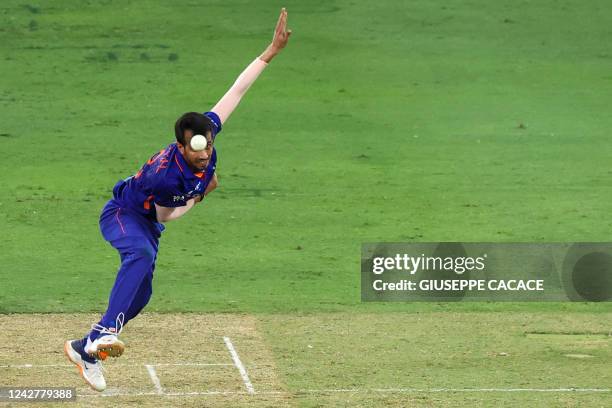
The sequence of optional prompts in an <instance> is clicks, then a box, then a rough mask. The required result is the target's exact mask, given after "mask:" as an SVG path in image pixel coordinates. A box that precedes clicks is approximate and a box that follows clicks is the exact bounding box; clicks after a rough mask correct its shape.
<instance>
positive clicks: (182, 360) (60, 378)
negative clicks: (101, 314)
mask: <svg viewBox="0 0 612 408" xmlns="http://www.w3.org/2000/svg"><path fill="white" fill-rule="evenodd" d="M96 318H97V316H96V315H82V314H80V315H74V314H50V315H46V314H42V315H40V314H32V315H4V316H0V327H1V328H2V330H1V331H2V333H1V334H0V339H1V341H0V344H1V345H0V384H1V385H2V386H19V387H41V386H47V387H76V388H77V395H78V397H77V404H76V405H73V404H69V405H70V406H83V407H91V406H108V404H109V403H114V404H117V403H119V404H125V405H128V404H131V405H136V404H137V405H138V406H145V407H158V406H164V405H172V406H237V405H241V403H246V402H249V403H252V404H255V405H256V406H279V405H288V404H290V403H289V401H288V399H289V398H290V396H289V393H286V392H284V388H283V386H282V384H280V382H279V380H278V378H277V377H276V372H277V370H276V369H275V367H274V365H273V359H272V356H271V354H270V351H269V350H268V349H267V348H266V346H265V342H264V341H263V340H262V338H261V337H260V335H259V334H258V332H257V330H256V328H255V319H253V318H252V317H249V316H242V315H228V314H220V315H195V314H185V315H151V314H143V315H141V316H139V317H138V318H137V319H135V320H133V321H132V322H130V324H129V326H128V327H126V330H125V332H124V333H125V334H124V335H122V338H123V340H125V342H126V344H127V349H126V353H125V354H124V355H123V356H122V357H121V358H117V359H110V358H109V359H107V362H106V363H105V364H104V367H105V369H106V375H105V377H106V381H107V386H108V388H107V390H106V391H105V392H103V393H97V392H95V391H93V390H91V389H90V388H88V387H87V386H86V384H85V383H84V382H83V380H82V379H81V377H80V376H79V374H78V370H77V368H76V367H75V366H74V365H72V364H71V363H69V362H68V360H67V359H66V358H65V356H64V354H63V349H62V341H63V339H70V338H75V337H76V335H77V334H82V333H85V332H86V330H87V328H88V325H89V324H91V322H94V321H95V320H96ZM241 366H242V367H244V371H243V372H242V373H241V370H240V368H241ZM246 367H248V372H247V371H246ZM245 373H246V375H245ZM253 384H256V385H257V389H256V390H255V389H254V388H252V387H253ZM254 391H256V392H257V393H256V394H254V393H253V392H254ZM0 404H1V403H0ZM19 406H23V405H22V404H20V405H19ZM37 406H40V405H38V404H37Z"/></svg>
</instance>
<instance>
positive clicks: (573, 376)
mask: <svg viewBox="0 0 612 408" xmlns="http://www.w3.org/2000/svg"><path fill="white" fill-rule="evenodd" d="M261 319H262V322H261V323H260V327H262V329H263V331H264V332H265V333H266V334H267V337H268V340H269V342H270V345H271V348H272V350H273V351H274V355H275V357H276V361H277V365H278V367H279V369H280V371H281V372H282V373H283V377H284V378H285V381H286V385H287V388H288V389H290V390H313V389H314V390H330V391H328V392H323V391H321V392H318V393H314V394H313V393H308V392H304V393H299V392H298V400H299V401H300V402H301V406H305V407H310V406H364V407H365V406H414V407H421V406H424V407H432V406H435V407H470V406H494V405H498V404H503V406H512V407H524V406H537V407H541V406H568V407H569V406H589V407H591V406H592V407H600V406H601V407H603V406H609V404H610V402H612V394H611V393H610V391H609V386H610V384H611V383H612V375H611V373H610V370H609V362H610V359H611V358H612V354H611V353H612V347H611V345H612V337H610V335H609V334H608V330H609V327H608V326H606V324H605V323H604V321H605V320H606V319H608V321H609V319H610V315H609V314H608V315H607V318H604V319H602V318H601V317H600V316H597V315H585V314H584V313H565V314H564V315H563V316H560V315H559V314H557V313H540V314H538V315H537V316H535V315H533V314H531V313H505V314H500V313H480V314H476V315H475V314H473V313H424V314H406V313H387V314H380V313H376V314H367V313H364V314H359V315H358V314H354V313H326V314H316V315H295V314H291V315H281V314H277V315H269V316H266V317H261ZM567 327H572V328H574V330H577V331H580V332H581V333H582V334H577V335H573V334H565V335H560V334H558V333H562V332H563V330H564V329H566V328H567ZM533 331H540V332H542V334H539V335H533V334H530V333H531V332H533ZM586 333H590V334H586ZM598 333H599V334H598ZM576 355H578V356H581V357H582V358H577V357H576ZM567 388H582V389H594V388H596V389H608V392H590V393H589V392H552V391H547V392H528V391H520V392H519V391H514V392H508V391H497V392H492V391H485V389H496V390H500V389H502V390H508V389H515V390H516V389H543V390H552V389H567ZM440 389H445V391H435V390H440ZM449 389H452V390H463V391H454V392H453V391H449ZM339 390H351V391H339ZM398 390H404V391H398ZM417 390H418V391H417ZM606 401H607V402H606Z"/></svg>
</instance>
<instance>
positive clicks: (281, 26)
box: [272, 7, 291, 51]
mask: <svg viewBox="0 0 612 408" xmlns="http://www.w3.org/2000/svg"><path fill="white" fill-rule="evenodd" d="M290 36H291V30H289V29H287V9H286V8H284V7H283V8H282V9H281V12H280V15H279V16H278V22H277V23H276V28H275V29H274V37H273V38H272V46H273V47H274V48H275V49H276V50H278V51H280V50H282V49H283V48H285V46H286V45H287V42H288V41H289V37H290Z"/></svg>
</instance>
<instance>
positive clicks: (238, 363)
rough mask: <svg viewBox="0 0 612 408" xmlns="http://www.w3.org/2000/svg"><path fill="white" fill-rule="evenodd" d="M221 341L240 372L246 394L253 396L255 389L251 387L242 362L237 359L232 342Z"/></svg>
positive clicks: (226, 338)
mask: <svg viewBox="0 0 612 408" xmlns="http://www.w3.org/2000/svg"><path fill="white" fill-rule="evenodd" d="M223 341H224V342H225V346H226V347H227V349H228V350H229V352H230V355H231V356H232V360H233V361H234V365H235V366H236V368H237V369H238V371H239V372H240V376H241V377H242V381H243V382H244V386H245V387H246V389H247V391H248V393H249V394H255V388H254V387H253V384H252V383H251V380H249V375H248V374H247V371H246V368H244V364H242V361H240V357H238V353H237V352H236V349H235V348H234V345H233V344H232V341H231V340H230V338H229V337H223Z"/></svg>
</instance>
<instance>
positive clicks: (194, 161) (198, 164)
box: [178, 129, 213, 172]
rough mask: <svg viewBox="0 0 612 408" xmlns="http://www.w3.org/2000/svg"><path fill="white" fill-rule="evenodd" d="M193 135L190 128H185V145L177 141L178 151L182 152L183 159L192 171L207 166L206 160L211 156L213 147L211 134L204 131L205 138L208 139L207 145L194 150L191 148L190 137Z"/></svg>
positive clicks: (203, 168)
mask: <svg viewBox="0 0 612 408" xmlns="http://www.w3.org/2000/svg"><path fill="white" fill-rule="evenodd" d="M192 137H193V132H192V131H191V130H190V129H187V130H185V146H183V145H181V144H180V143H178V148H179V150H180V152H181V153H182V154H183V157H184V158H185V161H186V162H187V164H188V165H189V167H190V168H191V170H193V171H196V172H198V171H204V170H205V169H206V166H208V162H209V161H210V158H211V156H212V149H213V141H212V135H211V133H210V132H207V133H206V140H208V146H206V149H204V150H200V151H195V150H193V149H192V148H191V143H190V142H191V138H192Z"/></svg>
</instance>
